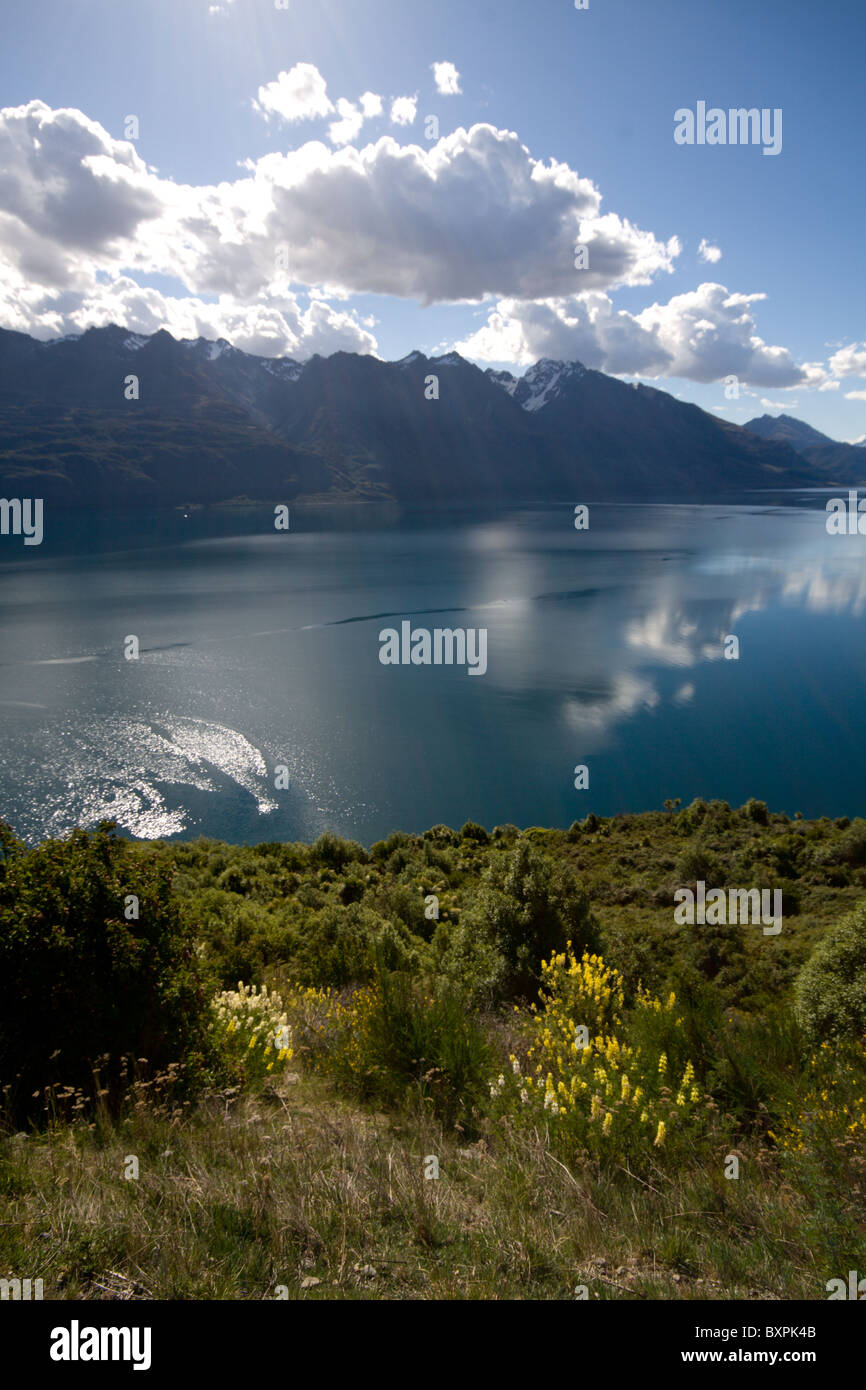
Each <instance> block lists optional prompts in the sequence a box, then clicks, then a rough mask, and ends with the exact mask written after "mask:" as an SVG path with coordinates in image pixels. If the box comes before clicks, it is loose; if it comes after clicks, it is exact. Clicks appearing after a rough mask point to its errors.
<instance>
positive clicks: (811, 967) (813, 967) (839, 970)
mask: <svg viewBox="0 0 866 1390" xmlns="http://www.w3.org/2000/svg"><path fill="white" fill-rule="evenodd" d="M846 833H847V832H846ZM795 994H796V1006H795V1007H796V1012H797V1017H798V1019H799V1021H800V1023H801V1025H802V1027H803V1029H804V1030H805V1031H806V1032H807V1033H808V1034H809V1036H810V1037H812V1038H814V1039H816V1040H818V1041H824V1040H826V1039H829V1038H858V1037H862V1036H863V1035H864V1034H866V902H861V903H860V905H859V906H858V907H857V908H855V910H854V911H853V912H852V913H850V914H849V915H848V916H847V917H845V918H843V919H842V921H841V922H839V924H838V925H837V926H836V927H834V928H833V930H832V931H830V932H829V933H828V934H827V936H825V937H824V940H823V941H821V942H819V943H818V945H817V946H816V947H815V950H814V952H813V953H812V956H811V957H810V959H809V960H808V962H807V963H806V965H805V966H804V967H803V969H802V970H801V972H800V974H799V976H798V978H797V983H796V990H795Z"/></svg>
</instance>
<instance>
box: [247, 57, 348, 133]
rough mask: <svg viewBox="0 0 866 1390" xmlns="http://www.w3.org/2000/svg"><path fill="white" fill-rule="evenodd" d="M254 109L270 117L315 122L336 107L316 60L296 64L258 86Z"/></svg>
mask: <svg viewBox="0 0 866 1390" xmlns="http://www.w3.org/2000/svg"><path fill="white" fill-rule="evenodd" d="M253 108H254V109H255V110H256V111H259V112H261V114H262V115H263V116H265V117H266V118H267V119H270V117H271V116H278V117H279V118H280V119H281V120H283V121H312V120H314V119H315V118H316V117H317V116H330V114H331V112H332V111H333V110H334V106H333V103H332V102H331V100H330V98H329V97H328V88H327V83H326V82H325V79H324V77H323V76H322V74H321V73H320V72H319V69H318V68H317V67H316V66H315V64H313V63H296V64H295V66H294V67H293V68H291V69H290V70H289V71H288V72H281V73H280V74H279V75H278V77H277V78H276V80H275V81H274V82H268V83H267V85H266V86H264V87H259V95H258V100H257V101H253Z"/></svg>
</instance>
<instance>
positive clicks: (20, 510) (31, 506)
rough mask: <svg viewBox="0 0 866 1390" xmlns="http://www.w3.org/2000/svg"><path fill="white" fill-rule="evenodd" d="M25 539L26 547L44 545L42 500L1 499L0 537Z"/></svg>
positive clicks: (38, 498) (26, 498)
mask: <svg viewBox="0 0 866 1390" xmlns="http://www.w3.org/2000/svg"><path fill="white" fill-rule="evenodd" d="M10 534H11V535H13V536H21V535H23V537H24V544H25V545H41V544H42V498H41V497H37V498H36V500H35V501H33V500H32V499H31V498H29V497H25V498H24V499H23V501H22V499H21V498H20V497H11V498H9V497H0V536H8V535H10Z"/></svg>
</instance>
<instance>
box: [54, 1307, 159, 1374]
mask: <svg viewBox="0 0 866 1390" xmlns="http://www.w3.org/2000/svg"><path fill="white" fill-rule="evenodd" d="M150 1339H151V1329H150V1328H149V1327H80V1326H79V1323H78V1320H77V1318H73V1319H72V1323H71V1325H70V1326H69V1327H54V1328H52V1330H51V1348H50V1351H49V1355H50V1357H51V1360H52V1361H131V1362H132V1363H133V1365H132V1369H133V1370H134V1371H149V1370H150Z"/></svg>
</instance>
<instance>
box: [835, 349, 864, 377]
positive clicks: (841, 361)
mask: <svg viewBox="0 0 866 1390" xmlns="http://www.w3.org/2000/svg"><path fill="white" fill-rule="evenodd" d="M830 370H831V372H832V373H833V375H834V376H842V377H845V376H866V343H852V344H851V345H850V347H845V348H840V349H839V351H838V352H834V353H833V356H832V357H831V358H830Z"/></svg>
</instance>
